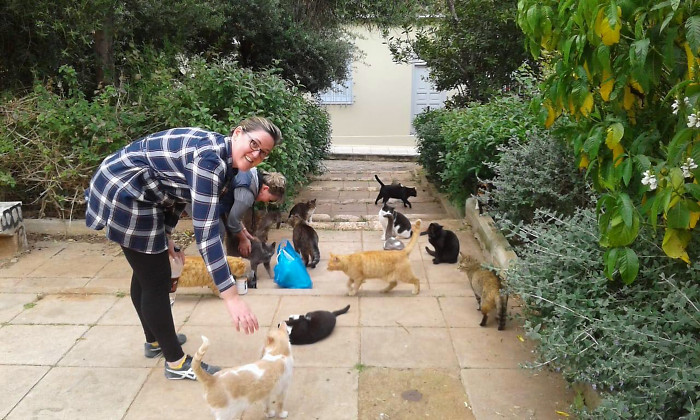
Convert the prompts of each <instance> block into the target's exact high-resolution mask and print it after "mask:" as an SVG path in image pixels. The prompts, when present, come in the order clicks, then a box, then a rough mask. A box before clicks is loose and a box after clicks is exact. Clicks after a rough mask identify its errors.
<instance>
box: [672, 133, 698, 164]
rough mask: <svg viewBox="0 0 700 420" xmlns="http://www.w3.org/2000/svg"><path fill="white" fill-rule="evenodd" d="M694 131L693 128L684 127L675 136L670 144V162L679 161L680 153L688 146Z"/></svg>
mask: <svg viewBox="0 0 700 420" xmlns="http://www.w3.org/2000/svg"><path fill="white" fill-rule="evenodd" d="M693 133H694V130H693V129H691V128H683V129H682V130H680V131H678V132H677V133H676V135H675V136H673V139H672V140H671V143H669V145H668V161H669V163H670V164H672V165H674V164H677V163H678V161H679V159H680V154H681V152H682V151H683V150H684V149H685V148H686V146H687V144H688V141H689V140H690V138H691V137H692V135H693Z"/></svg>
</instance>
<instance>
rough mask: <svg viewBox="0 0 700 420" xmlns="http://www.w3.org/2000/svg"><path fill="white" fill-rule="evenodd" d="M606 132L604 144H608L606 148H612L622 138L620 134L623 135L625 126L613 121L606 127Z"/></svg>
mask: <svg viewBox="0 0 700 420" xmlns="http://www.w3.org/2000/svg"><path fill="white" fill-rule="evenodd" d="M607 133H608V134H607V136H606V137H605V145H606V146H608V149H610V150H613V149H614V147H615V146H616V145H617V144H619V143H620V140H622V136H624V135H625V127H624V126H623V125H622V124H620V123H619V122H618V123H613V124H610V127H608V129H607Z"/></svg>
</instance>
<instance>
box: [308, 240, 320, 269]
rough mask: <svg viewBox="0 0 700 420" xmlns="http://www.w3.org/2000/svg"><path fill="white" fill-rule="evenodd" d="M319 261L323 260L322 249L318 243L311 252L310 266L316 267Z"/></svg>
mask: <svg viewBox="0 0 700 420" xmlns="http://www.w3.org/2000/svg"><path fill="white" fill-rule="evenodd" d="M319 261H321V251H319V249H318V245H316V246H314V249H313V252H312V254H311V262H310V263H309V267H311V268H316V264H318V262H319Z"/></svg>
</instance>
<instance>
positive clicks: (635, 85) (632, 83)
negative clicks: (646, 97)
mask: <svg viewBox="0 0 700 420" xmlns="http://www.w3.org/2000/svg"><path fill="white" fill-rule="evenodd" d="M630 86H632V88H633V89H634V90H636V91H637V92H639V93H644V89H643V88H642V85H640V84H639V82H638V81H636V80H634V79H630Z"/></svg>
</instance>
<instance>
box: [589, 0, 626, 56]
mask: <svg viewBox="0 0 700 420" xmlns="http://www.w3.org/2000/svg"><path fill="white" fill-rule="evenodd" d="M620 16H622V9H621V8H620V6H617V23H616V24H615V27H610V21H609V20H608V17H607V16H606V15H605V8H604V7H603V8H601V9H600V10H598V15H597V16H596V18H595V24H594V28H593V29H594V31H595V33H596V35H598V36H599V37H600V38H601V39H602V40H603V44H605V45H607V46H610V45H613V44H617V43H618V42H620V29H622V24H621V23H620Z"/></svg>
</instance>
